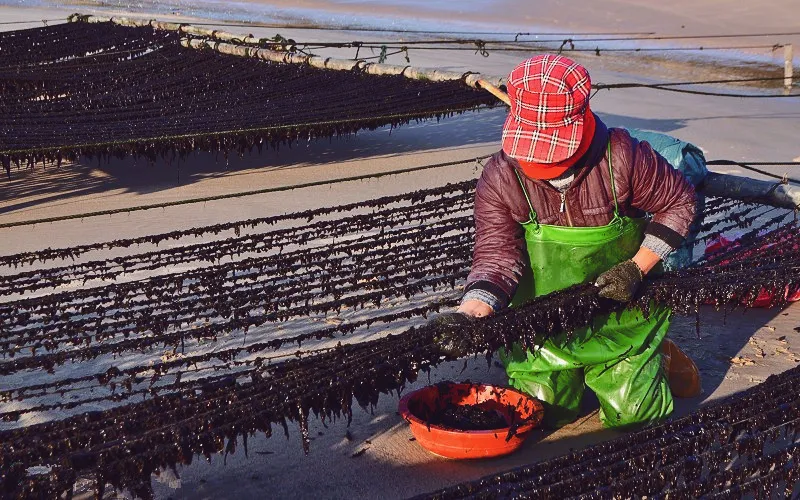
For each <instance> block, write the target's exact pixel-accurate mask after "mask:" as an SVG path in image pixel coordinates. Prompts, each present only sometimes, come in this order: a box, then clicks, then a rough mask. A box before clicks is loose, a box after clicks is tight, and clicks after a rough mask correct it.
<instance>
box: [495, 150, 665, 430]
mask: <svg viewBox="0 0 800 500" xmlns="http://www.w3.org/2000/svg"><path fill="white" fill-rule="evenodd" d="M608 168H609V171H610V172H611V189H612V192H613V195H614V218H613V219H612V220H611V222H610V223H609V224H608V225H606V226H600V227H566V226H552V225H545V224H539V222H538V221H537V216H536V212H535V211H534V209H533V205H532V204H531V200H530V196H529V195H528V192H527V190H526V189H525V185H524V184H523V182H522V178H521V177H520V175H519V173H518V172H516V170H515V172H516V173H517V179H518V180H519V183H520V186H522V191H523V193H524V194H525V198H526V199H527V200H528V206H529V207H530V219H529V220H528V222H525V223H522V226H523V227H524V228H525V241H526V245H527V252H528V258H529V260H530V269H529V270H528V272H527V273H526V274H525V275H523V277H522V279H521V280H520V283H519V287H518V289H517V293H516V295H515V296H514V299H513V300H512V302H511V306H512V307H514V306H518V305H520V304H522V303H524V302H526V301H528V300H530V299H532V298H534V297H540V296H542V295H547V294H549V293H551V292H554V291H557V290H561V289H563V288H567V287H569V286H571V285H575V284H578V283H589V282H593V281H594V280H595V279H596V278H597V277H598V276H599V275H600V274H601V273H603V272H604V271H607V270H608V269H609V268H611V267H612V266H614V265H615V264H618V263H620V262H622V261H624V260H626V259H630V258H631V257H633V256H634V255H635V254H636V252H637V251H638V249H639V246H640V245H641V242H642V240H643V238H644V229H645V225H646V224H647V221H646V220H645V219H636V218H631V217H622V216H620V215H619V205H618V202H617V192H616V186H615V183H614V172H613V170H611V144H609V147H608ZM531 271H532V273H531ZM531 274H532V276H531ZM669 317H670V310H669V309H668V308H664V307H658V306H653V307H651V308H650V317H649V318H648V319H645V318H644V315H643V314H642V312H641V310H639V309H625V310H623V311H620V312H615V313H611V314H607V315H602V316H597V317H595V318H594V321H593V324H592V325H590V326H587V327H585V328H580V329H578V330H576V331H575V332H573V334H572V335H571V336H570V337H569V338H567V335H566V334H564V333H562V334H559V335H557V336H555V337H554V338H552V339H550V340H547V341H546V342H545V343H544V344H543V345H542V346H541V348H539V349H537V350H536V351H535V352H530V351H527V352H526V351H523V350H522V348H520V347H519V346H515V347H514V349H513V350H512V351H511V352H510V353H509V352H507V351H506V352H501V353H500V357H501V359H502V360H503V363H504V364H505V367H506V373H507V374H508V378H509V383H510V385H511V386H513V387H515V388H517V389H519V390H521V391H523V392H526V393H528V394H530V395H531V396H533V397H535V398H538V399H540V400H542V401H543V402H544V403H545V417H544V418H545V419H544V423H545V425H546V426H549V427H553V428H557V427H561V426H563V425H565V424H568V423H570V422H572V421H574V420H575V419H576V418H577V416H578V412H579V411H580V405H581V398H582V396H583V392H584V386H588V387H589V388H590V389H592V390H593V391H594V392H595V394H597V398H598V399H599V401H600V420H601V422H602V423H603V425H604V426H606V427H610V428H625V427H631V426H636V425H638V424H649V423H653V422H657V421H659V420H661V419H663V418H665V417H667V416H668V415H669V414H670V413H671V412H672V395H671V393H670V389H669V385H668V381H667V377H666V376H665V374H664V371H663V368H662V366H661V342H662V340H663V339H664V336H665V335H666V333H667V328H668V326H669Z"/></svg>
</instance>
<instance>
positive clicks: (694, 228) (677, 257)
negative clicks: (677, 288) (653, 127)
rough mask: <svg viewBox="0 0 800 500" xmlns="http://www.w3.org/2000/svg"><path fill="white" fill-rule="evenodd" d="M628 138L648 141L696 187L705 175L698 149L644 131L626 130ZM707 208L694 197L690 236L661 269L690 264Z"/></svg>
mask: <svg viewBox="0 0 800 500" xmlns="http://www.w3.org/2000/svg"><path fill="white" fill-rule="evenodd" d="M628 132H630V134H631V137H633V138H634V139H637V140H639V141H647V142H648V143H650V146H652V147H653V150H655V151H656V152H657V153H659V154H660V155H661V156H663V157H664V159H665V160H667V161H668V162H669V163H670V165H672V166H673V167H674V168H675V169H676V170H680V171H681V172H683V175H685V176H686V178H687V179H689V181H690V182H691V183H692V184H693V185H694V186H695V187H697V186H698V185H699V184H700V183H701V182H702V181H703V179H705V177H706V174H708V168H707V167H706V158H705V156H704V155H703V152H702V151H700V148H698V147H697V146H695V145H694V144H691V143H688V142H684V141H681V140H680V139H676V138H675V137H672V136H669V135H666V134H661V133H658V132H650V131H647V130H637V129H628ZM705 208H706V199H705V196H703V195H702V194H700V193H698V194H697V215H695V218H694V221H693V222H692V225H691V226H690V227H689V234H688V235H687V236H686V240H684V243H683V245H682V246H681V247H680V248H678V249H677V250H675V251H674V252H672V253H671V254H669V255H668V256H667V258H666V259H665V260H664V270H665V271H673V270H675V269H681V268H684V267H686V266H688V265H689V264H691V262H692V260H694V259H693V253H694V241H695V240H696V238H697V235H698V233H699V232H700V223H701V221H702V219H703V212H704V211H705Z"/></svg>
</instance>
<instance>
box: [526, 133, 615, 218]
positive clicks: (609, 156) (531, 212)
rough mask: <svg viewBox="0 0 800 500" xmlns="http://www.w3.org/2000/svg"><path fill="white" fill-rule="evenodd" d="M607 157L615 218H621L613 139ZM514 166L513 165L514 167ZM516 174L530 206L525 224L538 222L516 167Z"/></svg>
mask: <svg viewBox="0 0 800 500" xmlns="http://www.w3.org/2000/svg"><path fill="white" fill-rule="evenodd" d="M607 151H608V152H607V155H608V156H607V158H608V173H609V175H610V176H611V194H612V195H613V196H614V219H615V220H616V219H618V218H619V201H617V183H616V182H615V181H614V167H613V166H612V164H611V139H609V140H608V150H607ZM512 168H513V167H512ZM514 174H516V176H517V180H518V181H519V187H521V188H522V194H524V195H525V201H527V202H528V208H529V209H530V212H529V215H528V222H525V223H524V224H531V223H534V224H538V220H539V218H538V216H537V215H536V210H534V209H533V203H531V197H530V195H529V194H528V190H527V189H525V183H524V182H522V177H520V175H519V171H518V170H517V169H516V168H514Z"/></svg>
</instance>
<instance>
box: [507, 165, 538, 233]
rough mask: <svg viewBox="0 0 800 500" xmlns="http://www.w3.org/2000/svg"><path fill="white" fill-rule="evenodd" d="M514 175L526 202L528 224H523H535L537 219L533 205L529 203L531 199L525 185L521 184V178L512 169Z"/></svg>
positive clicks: (515, 170)
mask: <svg viewBox="0 0 800 500" xmlns="http://www.w3.org/2000/svg"><path fill="white" fill-rule="evenodd" d="M511 168H514V167H511ZM514 173H515V174H517V180H518V181H519V186H520V187H521V188H522V194H524V195H525V200H526V201H527V202H528V208H529V209H530V212H528V222H525V224H531V223H533V224H536V223H537V221H538V217H537V216H536V210H534V209H533V203H531V197H530V196H529V195H528V190H527V189H525V184H524V183H523V182H522V177H520V176H519V172H518V171H517V169H516V168H514Z"/></svg>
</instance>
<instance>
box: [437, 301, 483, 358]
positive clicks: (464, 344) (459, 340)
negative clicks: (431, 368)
mask: <svg viewBox="0 0 800 500" xmlns="http://www.w3.org/2000/svg"><path fill="white" fill-rule="evenodd" d="M474 322H475V318H473V317H471V316H467V315H466V314H463V313H459V312H447V313H441V314H437V315H436V316H433V317H432V318H431V319H429V320H428V323H427V326H428V327H429V328H433V329H435V330H436V332H435V333H434V337H433V341H434V342H435V343H436V344H437V345H438V346H439V348H440V349H441V351H442V352H443V353H444V354H446V355H447V356H448V357H452V358H463V357H464V356H467V355H468V354H469V345H470V342H469V338H468V336H467V335H466V333H465V332H464V331H463V328H464V326H467V325H470V324H472V323H474Z"/></svg>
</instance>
